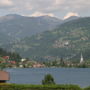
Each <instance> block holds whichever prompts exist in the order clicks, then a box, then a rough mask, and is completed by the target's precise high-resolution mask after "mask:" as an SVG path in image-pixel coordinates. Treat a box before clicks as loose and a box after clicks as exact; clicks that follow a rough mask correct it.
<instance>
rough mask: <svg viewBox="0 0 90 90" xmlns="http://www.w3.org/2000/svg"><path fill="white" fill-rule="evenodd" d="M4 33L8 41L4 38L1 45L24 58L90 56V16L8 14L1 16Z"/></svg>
mask: <svg viewBox="0 0 90 90" xmlns="http://www.w3.org/2000/svg"><path fill="white" fill-rule="evenodd" d="M0 34H1V35H2V37H3V36H4V37H3V39H4V40H2V38H0V40H1V43H0V46H1V47H4V48H5V49H8V50H10V51H16V52H18V53H20V54H21V55H22V56H24V57H29V58H32V59H36V60H40V59H43V60H47V59H52V58H53V59H56V58H57V57H59V58H61V57H63V58H65V59H74V58H75V59H79V58H80V56H79V55H80V53H81V52H83V54H84V55H85V58H86V59H89V58H90V54H89V52H90V49H89V45H90V17H83V18H81V17H76V16H72V17H69V18H68V19H66V20H60V19H58V18H56V17H49V16H41V17H24V16H20V15H15V14H14V15H7V16H3V17H1V18H0ZM1 35H0V36H1ZM5 40H6V42H5Z"/></svg>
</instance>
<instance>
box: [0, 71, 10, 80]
mask: <svg viewBox="0 0 90 90" xmlns="http://www.w3.org/2000/svg"><path fill="white" fill-rule="evenodd" d="M9 79H10V77H9V73H8V72H6V71H0V80H5V81H7V80H9Z"/></svg>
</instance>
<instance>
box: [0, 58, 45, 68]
mask: <svg viewBox="0 0 90 90" xmlns="http://www.w3.org/2000/svg"><path fill="white" fill-rule="evenodd" d="M0 65H1V66H4V67H5V68H7V67H12V68H17V67H18V68H30V67H31V68H41V67H45V65H44V64H43V63H39V62H37V61H34V60H29V59H21V60H20V61H19V62H16V61H15V60H10V58H9V56H3V57H1V59H0Z"/></svg>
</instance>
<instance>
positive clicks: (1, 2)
mask: <svg viewBox="0 0 90 90" xmlns="http://www.w3.org/2000/svg"><path fill="white" fill-rule="evenodd" d="M12 5H13V2H12V1H11V0H0V7H6V6H12Z"/></svg>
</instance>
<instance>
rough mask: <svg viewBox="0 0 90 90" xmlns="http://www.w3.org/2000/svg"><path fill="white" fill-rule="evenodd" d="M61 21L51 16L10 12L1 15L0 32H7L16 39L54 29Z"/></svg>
mask: <svg viewBox="0 0 90 90" xmlns="http://www.w3.org/2000/svg"><path fill="white" fill-rule="evenodd" d="M61 22H62V20H60V19H57V18H55V17H49V16H42V17H25V16H20V15H17V14H9V15H6V16H2V17H0V33H5V34H7V35H8V36H10V37H12V38H15V39H21V38H24V37H26V36H29V37H30V36H32V35H35V34H37V33H41V32H43V31H46V30H52V29H54V28H55V27H56V26H57V25H59V24H60V23H61Z"/></svg>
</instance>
